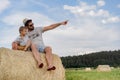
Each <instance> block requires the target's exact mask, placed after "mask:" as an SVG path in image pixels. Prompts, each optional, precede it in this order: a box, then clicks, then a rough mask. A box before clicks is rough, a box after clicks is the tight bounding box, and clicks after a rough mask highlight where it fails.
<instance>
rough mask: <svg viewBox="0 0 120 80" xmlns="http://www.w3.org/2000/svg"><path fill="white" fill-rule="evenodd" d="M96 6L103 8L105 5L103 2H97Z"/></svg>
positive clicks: (99, 0)
mask: <svg viewBox="0 0 120 80" xmlns="http://www.w3.org/2000/svg"><path fill="white" fill-rule="evenodd" d="M97 5H98V6H100V7H101V6H104V5H105V1H104V0H98V2H97Z"/></svg>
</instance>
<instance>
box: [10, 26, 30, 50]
mask: <svg viewBox="0 0 120 80" xmlns="http://www.w3.org/2000/svg"><path fill="white" fill-rule="evenodd" d="M19 33H20V35H19V36H18V37H17V38H16V40H15V41H14V42H13V43H12V49H13V50H23V51H27V49H28V47H30V44H31V42H30V40H29V38H28V36H27V35H26V34H27V28H26V27H24V26H21V27H20V28H19Z"/></svg>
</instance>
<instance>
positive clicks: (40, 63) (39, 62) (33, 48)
mask: <svg viewBox="0 0 120 80" xmlns="http://www.w3.org/2000/svg"><path fill="white" fill-rule="evenodd" d="M31 49H32V53H33V55H34V57H35V60H36V61H37V63H38V67H40V68H42V67H43V63H42V60H41V59H40V53H39V52H38V50H37V48H36V46H35V44H33V43H32V44H31Z"/></svg>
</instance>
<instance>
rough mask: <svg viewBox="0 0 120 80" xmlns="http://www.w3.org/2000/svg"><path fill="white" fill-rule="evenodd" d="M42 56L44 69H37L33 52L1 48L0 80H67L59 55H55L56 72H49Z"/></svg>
mask: <svg viewBox="0 0 120 80" xmlns="http://www.w3.org/2000/svg"><path fill="white" fill-rule="evenodd" d="M40 56H41V59H42V61H43V63H44V67H43V68H42V69H40V68H38V67H37V62H36V61H35V59H34V57H33V55H32V53H31V52H24V51H18V50H10V49H7V48H0V80H65V70H64V68H63V65H62V63H61V60H60V58H59V57H58V56H57V55H55V54H53V64H54V65H55V66H56V70H54V71H47V63H46V59H45V54H42V53H41V54H40Z"/></svg>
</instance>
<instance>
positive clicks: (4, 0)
mask: <svg viewBox="0 0 120 80" xmlns="http://www.w3.org/2000/svg"><path fill="white" fill-rule="evenodd" d="M9 5H10V2H9V0H0V13H1V12H2V11H4V10H5V9H6V8H8V6H9Z"/></svg>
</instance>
